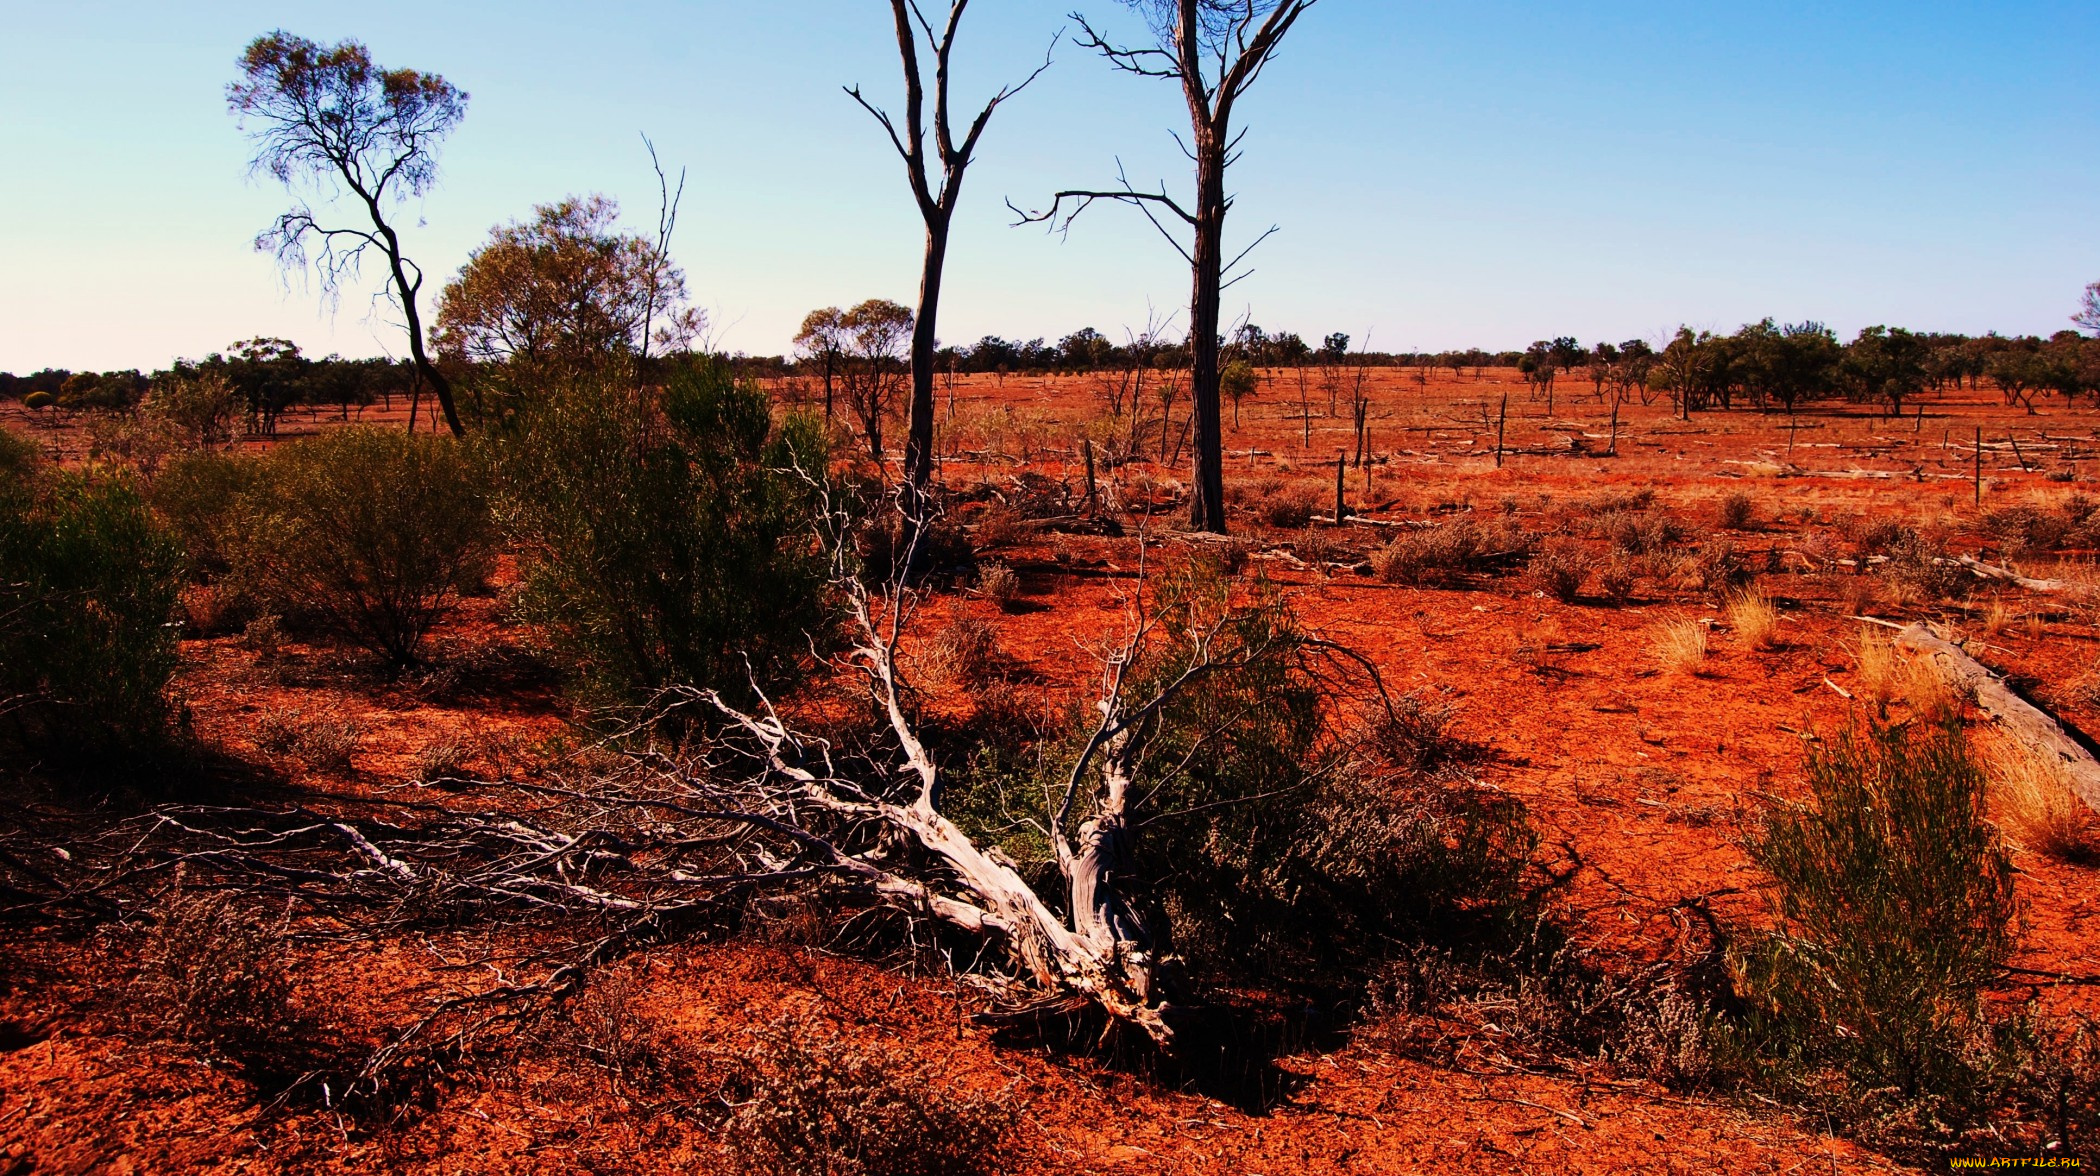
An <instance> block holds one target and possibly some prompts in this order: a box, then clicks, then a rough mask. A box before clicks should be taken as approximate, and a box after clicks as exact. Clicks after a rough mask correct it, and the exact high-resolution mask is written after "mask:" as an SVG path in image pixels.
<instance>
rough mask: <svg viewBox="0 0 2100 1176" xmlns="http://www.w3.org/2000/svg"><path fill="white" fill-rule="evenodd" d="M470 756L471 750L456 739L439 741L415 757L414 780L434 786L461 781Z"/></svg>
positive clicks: (465, 772)
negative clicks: (450, 781)
mask: <svg viewBox="0 0 2100 1176" xmlns="http://www.w3.org/2000/svg"><path fill="white" fill-rule="evenodd" d="M472 754H473V751H472V749H471V748H469V747H468V746H467V745H466V744H465V743H462V742H461V741H459V740H457V739H439V740H437V741H436V742H434V743H431V744H430V745H429V746H427V747H425V748H424V749H423V754H421V755H419V756H417V757H416V780H417V782H418V783H422V784H434V783H437V782H439V781H444V780H458V779H461V778H463V777H465V775H466V774H467V760H468V758H469V757H470V756H471V755H472Z"/></svg>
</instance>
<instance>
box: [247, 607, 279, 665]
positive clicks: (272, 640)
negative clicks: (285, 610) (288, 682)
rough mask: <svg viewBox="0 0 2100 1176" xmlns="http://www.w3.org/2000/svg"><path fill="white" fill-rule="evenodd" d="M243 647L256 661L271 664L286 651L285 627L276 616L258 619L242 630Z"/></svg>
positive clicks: (265, 616) (271, 615)
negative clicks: (253, 655)
mask: <svg viewBox="0 0 2100 1176" xmlns="http://www.w3.org/2000/svg"><path fill="white" fill-rule="evenodd" d="M241 647H242V648H243V649H246V650H248V651H249V652H251V653H253V654H255V660H257V661H259V662H270V661H275V660H277V655H278V654H279V653H280V652H282V651H283V649H284V626H283V624H282V623H281V622H280V621H279V620H278V618H277V617H276V616H275V615H274V614H270V615H264V616H259V617H256V618H255V619H254V620H252V621H249V622H248V623H247V624H246V625H245V626H243V627H242V629H241Z"/></svg>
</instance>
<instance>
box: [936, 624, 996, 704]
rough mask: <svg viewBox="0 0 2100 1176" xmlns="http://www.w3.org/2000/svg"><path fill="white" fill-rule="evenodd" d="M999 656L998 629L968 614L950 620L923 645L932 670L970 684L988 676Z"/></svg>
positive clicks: (962, 683) (979, 682)
mask: <svg viewBox="0 0 2100 1176" xmlns="http://www.w3.org/2000/svg"><path fill="white" fill-rule="evenodd" d="M999 658H1000V652H999V632H998V630H996V629H994V628H992V626H991V625H990V624H989V623H988V622H986V621H983V620H980V619H978V618H976V617H971V616H960V617H957V618H955V619H954V620H953V621H950V622H949V623H948V624H947V625H946V626H944V627H943V628H942V629H941V631H940V632H939V633H936V634H935V635H934V638H933V641H932V642H931V643H929V644H928V646H927V649H926V661H927V664H928V666H929V668H931V669H932V670H933V672H934V673H935V674H937V675H939V676H940V677H942V678H946V679H947V680H949V681H951V682H954V683H956V684H957V685H960V686H965V687H971V688H975V687H978V686H982V685H984V684H985V683H986V682H988V681H990V680H991V678H992V672H993V671H994V670H995V669H997V668H998V665H999Z"/></svg>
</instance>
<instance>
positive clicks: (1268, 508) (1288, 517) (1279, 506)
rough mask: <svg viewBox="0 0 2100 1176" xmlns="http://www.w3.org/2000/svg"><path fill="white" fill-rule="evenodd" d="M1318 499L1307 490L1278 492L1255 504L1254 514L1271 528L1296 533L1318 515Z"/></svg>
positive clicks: (1317, 496)
mask: <svg viewBox="0 0 2100 1176" xmlns="http://www.w3.org/2000/svg"><path fill="white" fill-rule="evenodd" d="M1319 510H1320V497H1319V495H1317V494H1315V493H1313V492H1311V491H1309V490H1279V491H1277V492H1275V493H1273V494H1268V495H1265V496H1264V497H1263V498H1262V499H1261V501H1260V502H1258V503H1256V504H1255V507H1254V513H1255V514H1256V515H1257V516H1258V517H1259V518H1260V519H1261V521H1262V522H1264V523H1267V524H1268V525H1269V526H1271V527H1275V528H1277V529H1278V530H1284V531H1296V530H1299V529H1300V528H1302V527H1304V526H1305V525H1306V524H1308V523H1310V522H1312V517H1313V515H1315V514H1317V513H1319Z"/></svg>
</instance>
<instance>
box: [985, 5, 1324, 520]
mask: <svg viewBox="0 0 2100 1176" xmlns="http://www.w3.org/2000/svg"><path fill="white" fill-rule="evenodd" d="M1126 2H1127V3H1129V4H1130V6H1131V7H1132V8H1135V9H1137V10H1139V11H1140V12H1141V13H1143V14H1144V16H1145V17H1146V19H1147V21H1148V23H1149V24H1150V25H1151V29H1152V33H1153V37H1154V40H1155V43H1154V44H1153V45H1150V46H1144V47H1138V48H1130V47H1125V46H1121V45H1117V44H1114V43H1111V42H1110V41H1108V40H1107V39H1106V38H1105V37H1104V36H1103V35H1102V34H1101V33H1099V32H1097V31H1096V30H1095V29H1094V28H1093V26H1091V25H1090V24H1088V23H1087V21H1086V19H1085V18H1084V17H1075V19H1076V20H1078V22H1079V27H1080V30H1081V37H1080V44H1082V45H1083V46H1085V47H1087V48H1089V49H1093V50H1096V51H1098V52H1099V53H1100V54H1101V55H1102V56H1103V57H1105V58H1107V59H1108V61H1109V62H1110V64H1112V65H1113V66H1115V68H1117V69H1120V70H1122V71H1124V72H1125V73H1132V74H1137V75H1139V76H1141V77H1151V78H1167V79H1170V80H1172V81H1175V82H1178V83H1180V85H1181V91H1182V96H1183V98H1184V100H1185V101H1186V102H1187V104H1188V110H1189V132H1190V140H1189V142H1188V144H1187V145H1186V146H1187V149H1188V153H1189V155H1190V157H1191V158H1192V159H1193V160H1194V161H1195V165H1196V195H1195V201H1194V206H1193V208H1191V207H1188V206H1184V205H1183V204H1182V203H1181V202H1179V201H1177V200H1175V199H1173V198H1172V197H1170V196H1168V195H1167V194H1166V192H1165V191H1164V188H1162V190H1161V191H1158V192H1140V191H1138V190H1136V189H1135V188H1133V187H1132V186H1131V184H1130V181H1129V179H1128V177H1127V176H1124V177H1121V178H1122V187H1121V188H1119V189H1113V190H1105V191H1092V190H1086V189H1072V190H1067V191H1063V192H1059V193H1058V194H1057V198H1056V200H1055V202H1053V203H1052V204H1051V206H1050V208H1049V209H1048V210H1047V211H1045V212H1040V213H1023V214H1022V220H1023V221H1024V223H1025V222H1030V221H1040V222H1049V221H1053V220H1056V219H1058V218H1059V217H1060V215H1062V217H1063V223H1064V224H1065V225H1067V226H1069V225H1070V224H1071V221H1072V219H1073V218H1075V217H1077V216H1078V215H1079V213H1081V212H1083V211H1085V210H1086V207H1087V206H1088V205H1089V204H1091V203H1093V202H1094V201H1095V200H1115V201H1121V202H1123V203H1127V204H1133V205H1136V206H1137V207H1138V208H1139V209H1140V210H1141V211H1143V212H1144V213H1145V216H1146V218H1147V219H1149V220H1151V221H1152V224H1153V227H1155V228H1157V229H1159V230H1160V232H1161V233H1162V234H1163V235H1164V236H1166V238H1167V240H1168V241H1169V242H1170V243H1171V244H1172V245H1173V246H1174V248H1175V249H1176V250H1177V251H1179V252H1180V253H1181V255H1182V257H1183V258H1184V259H1185V260H1187V261H1188V263H1189V269H1190V273H1191V278H1192V285H1193V289H1192V290H1191V292H1190V295H1189V359H1190V369H1191V370H1190V373H1189V375H1190V380H1189V382H1190V386H1191V391H1192V393H1193V396H1194V404H1193V414H1194V415H1193V425H1194V429H1195V447H1194V462H1195V468H1194V471H1193V473H1194V478H1193V481H1194V484H1195V493H1194V494H1193V495H1192V496H1191V498H1190V502H1189V525H1190V526H1191V527H1193V528H1195V529H1197V530H1202V531H1213V532H1219V533H1222V532H1223V531H1224V530H1225V455H1224V430H1223V420H1222V414H1221V410H1220V408H1219V404H1218V393H1219V381H1218V350H1219V347H1218V318H1219V308H1220V306H1221V304H1222V302H1223V291H1224V288H1225V286H1227V285H1229V284H1230V283H1229V282H1228V281H1227V279H1226V274H1228V273H1229V272H1230V271H1232V270H1233V269H1234V268H1235V267H1236V266H1237V265H1238V264H1239V262H1240V261H1242V260H1244V259H1245V258H1246V256H1247V254H1248V253H1251V252H1252V251H1253V249H1254V246H1255V245H1259V244H1261V242H1262V241H1264V240H1266V239H1268V237H1269V235H1270V234H1271V233H1274V232H1275V231H1276V230H1275V228H1274V227H1273V226H1272V227H1271V228H1270V229H1269V230H1268V231H1267V232H1265V233H1263V234H1261V236H1260V237H1257V238H1256V239H1255V241H1254V243H1253V244H1251V245H1249V246H1248V247H1247V248H1246V249H1245V250H1243V251H1242V252H1241V253H1240V254H1239V255H1238V256H1237V257H1234V258H1232V259H1231V260H1230V261H1228V260H1226V258H1225V217H1226V214H1227V213H1229V212H1231V210H1232V198H1231V197H1230V196H1229V195H1228V194H1227V193H1226V190H1225V173H1226V170H1227V169H1228V168H1229V167H1231V165H1232V163H1233V161H1234V160H1235V159H1236V158H1237V154H1236V149H1237V147H1238V145H1239V136H1236V135H1235V134H1234V133H1233V131H1232V115H1233V107H1234V106H1235V104H1236V103H1238V101H1239V99H1240V96H1241V95H1242V94H1244V93H1246V91H1247V89H1248V88H1249V87H1251V86H1252V85H1253V84H1254V80H1255V78H1257V77H1259V76H1260V74H1261V71H1262V68H1263V67H1264V66H1266V65H1267V64H1268V63H1269V61H1270V59H1271V58H1273V57H1274V56H1275V54H1276V50H1277V47H1278V46H1279V45H1281V43H1282V41H1283V36H1284V34H1285V33H1287V32H1289V31H1290V29H1291V26H1292V25H1293V24H1295V23H1297V20H1298V18H1299V17H1300V16H1302V15H1303V14H1304V13H1305V10H1306V9H1308V8H1310V7H1312V6H1313V4H1314V3H1316V2H1317V0H1268V2H1266V3H1263V2H1258V0H1243V2H1241V3H1221V2H1220V0H1126ZM1067 200H1073V201H1076V202H1077V206H1076V207H1075V208H1073V209H1072V211H1071V212H1070V213H1062V209H1063V208H1064V202H1065V201H1067ZM1155 207H1157V208H1163V209H1165V210H1167V212H1169V213H1170V214H1171V215H1173V216H1175V217H1177V218H1179V219H1180V220H1181V222H1182V223H1183V224H1185V225H1186V226H1187V227H1188V229H1189V231H1190V233H1191V241H1190V243H1189V244H1188V245H1186V246H1185V245H1183V244H1182V242H1181V240H1180V238H1178V237H1176V236H1175V235H1174V234H1173V233H1171V232H1169V231H1168V230H1167V228H1166V227H1165V226H1164V225H1162V224H1161V223H1160V220H1159V218H1158V217H1157V216H1155V215H1154V213H1153V209H1154V208H1155ZM1016 211H1018V210H1016ZM1234 280H1237V279H1234Z"/></svg>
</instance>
